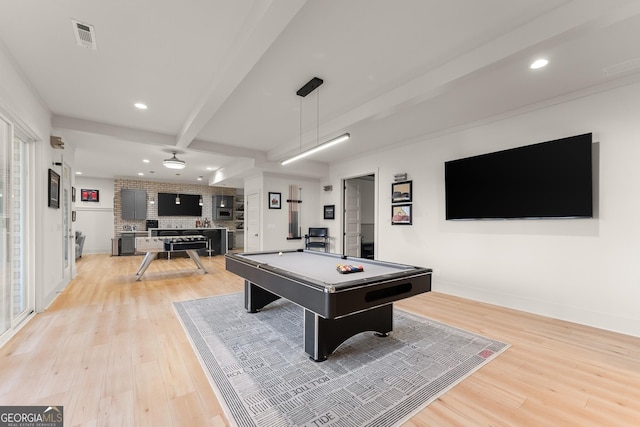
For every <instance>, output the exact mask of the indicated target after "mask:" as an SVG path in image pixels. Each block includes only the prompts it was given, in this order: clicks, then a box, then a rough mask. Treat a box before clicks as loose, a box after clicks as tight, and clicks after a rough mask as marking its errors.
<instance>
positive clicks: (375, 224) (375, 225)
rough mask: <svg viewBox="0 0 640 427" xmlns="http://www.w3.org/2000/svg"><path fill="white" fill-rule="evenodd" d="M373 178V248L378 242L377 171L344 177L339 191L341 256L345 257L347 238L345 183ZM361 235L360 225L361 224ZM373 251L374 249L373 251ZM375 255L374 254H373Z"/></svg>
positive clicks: (378, 187)
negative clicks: (340, 193) (340, 204)
mask: <svg viewBox="0 0 640 427" xmlns="http://www.w3.org/2000/svg"><path fill="white" fill-rule="evenodd" d="M371 176H372V177H373V241H374V248H375V246H376V243H377V242H378V224H379V218H378V211H379V209H378V205H379V194H380V184H379V179H378V178H379V170H378V169H376V170H375V171H373V172H369V173H366V172H365V173H360V174H358V175H354V176H350V177H345V178H342V179H341V182H340V183H341V189H342V195H341V198H342V200H341V202H342V218H341V224H340V225H341V227H342V248H341V251H340V252H341V254H342V255H345V254H346V250H347V244H346V238H347V232H346V228H347V227H346V222H347V218H346V213H347V204H346V185H347V181H349V180H351V179H358V178H365V177H371ZM360 196H361V197H362V194H360ZM361 234H362V224H361ZM374 251H375V249H374ZM374 253H375V252H374ZM361 255H362V254H361Z"/></svg>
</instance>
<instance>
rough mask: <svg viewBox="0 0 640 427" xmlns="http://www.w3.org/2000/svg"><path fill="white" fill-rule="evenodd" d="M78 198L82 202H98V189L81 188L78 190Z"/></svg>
mask: <svg viewBox="0 0 640 427" xmlns="http://www.w3.org/2000/svg"><path fill="white" fill-rule="evenodd" d="M80 200H81V201H83V202H99V201H100V190H89V189H87V188H83V189H82V190H80Z"/></svg>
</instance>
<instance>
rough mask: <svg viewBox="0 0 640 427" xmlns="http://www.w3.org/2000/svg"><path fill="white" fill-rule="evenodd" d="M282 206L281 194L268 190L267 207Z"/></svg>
mask: <svg viewBox="0 0 640 427" xmlns="http://www.w3.org/2000/svg"><path fill="white" fill-rule="evenodd" d="M281 207H282V194H281V193H272V192H271V191H270V192H269V209H280V208H281Z"/></svg>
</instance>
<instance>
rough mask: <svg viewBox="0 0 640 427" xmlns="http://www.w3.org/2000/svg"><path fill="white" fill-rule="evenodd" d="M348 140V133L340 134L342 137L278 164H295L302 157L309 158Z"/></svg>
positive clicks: (349, 136)
mask: <svg viewBox="0 0 640 427" xmlns="http://www.w3.org/2000/svg"><path fill="white" fill-rule="evenodd" d="M349 138H351V135H350V134H348V133H345V134H342V135H340V136H338V137H336V138H333V139H330V140H329V141H326V142H323V143H322V144H320V145H316V146H315V147H313V148H310V149H308V150H306V151H303V152H302V153H300V154H296V155H295V156H293V157H290V158H288V159H286V160H283V161H281V162H280V164H281V165H283V166H284V165H286V164H289V163H291V162H295V161H296V160H300V159H302V158H303V157H307V156H310V155H312V154H315V153H317V152H318V151H322V150H324V149H325V148H329V147H331V146H333V145H336V144H339V143H341V142H344V141H346V140H347V139H349Z"/></svg>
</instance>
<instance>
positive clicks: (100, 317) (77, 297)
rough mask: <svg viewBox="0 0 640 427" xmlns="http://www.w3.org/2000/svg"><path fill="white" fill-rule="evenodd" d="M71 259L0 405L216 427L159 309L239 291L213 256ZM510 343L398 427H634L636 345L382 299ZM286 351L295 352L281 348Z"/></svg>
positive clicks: (440, 303)
mask: <svg viewBox="0 0 640 427" xmlns="http://www.w3.org/2000/svg"><path fill="white" fill-rule="evenodd" d="M141 259H142V258H141V257H139V256H136V257H110V256H108V255H85V256H83V257H82V259H81V260H79V261H78V275H77V276H76V278H75V279H74V280H73V281H72V282H71V283H70V284H69V286H68V287H67V288H66V289H65V290H64V292H62V293H61V294H60V295H59V296H58V298H57V299H56V300H55V301H54V303H53V304H52V305H51V307H49V309H48V310H47V311H46V312H44V313H41V314H38V315H37V316H35V318H33V319H32V320H31V321H30V322H29V323H28V324H27V325H26V326H25V327H24V328H23V329H22V330H21V331H20V332H19V333H18V334H17V335H16V336H15V337H14V338H13V339H12V340H11V341H9V342H8V343H7V344H6V345H5V346H4V347H3V348H2V349H0V405H63V406H64V411H65V426H75V425H87V426H93V425H101V426H102V425H104V426H107V425H108V426H131V425H135V426H147V425H149V426H207V425H213V426H224V425H228V424H227V420H226V418H225V416H224V414H223V412H222V410H221V408H220V405H219V403H218V401H217V399H216V397H215V395H214V393H213V391H212V389H211V386H210V385H209V383H208V380H207V377H206V376H205V374H204V372H203V371H202V368H201V367H200V364H199V362H198V360H197V358H196V356H195V354H194V351H193V350H192V348H191V345H190V344H189V342H188V340H187V337H186V335H185V333H184V331H183V330H182V327H181V325H180V323H179V321H178V320H177V318H176V315H175V313H174V311H173V308H172V302H174V301H182V300H188V299H194V298H201V297H207V296H211V295H217V294H225V293H230V292H239V291H241V290H242V280H241V279H240V278H238V277H237V276H235V275H232V274H230V273H227V272H226V271H225V270H224V258H223V257H221V256H217V257H212V258H208V257H203V261H204V264H205V266H206V267H207V269H208V271H209V272H210V274H206V275H204V274H202V273H200V272H197V271H196V270H195V266H194V264H193V263H192V262H191V260H190V259H188V258H174V259H172V260H171V261H166V260H162V261H154V262H153V263H152V264H151V266H150V267H149V269H148V270H147V272H146V274H145V276H144V278H143V280H142V281H140V282H136V281H135V275H134V273H135V271H136V270H137V267H138V264H139V263H140V261H141ZM396 307H399V308H403V309H405V310H407V311H411V312H414V313H417V314H420V315H423V316H426V317H430V318H432V319H435V320H438V321H442V322H445V323H448V324H450V325H453V326H457V327H460V328H464V329H467V330H469V331H472V332H476V333H480V334H483V335H486V336H489V337H492V338H496V339H499V340H502V341H505V342H508V343H510V344H511V348H510V349H509V350H507V351H506V352H505V353H503V354H502V355H500V356H499V357H498V358H497V359H495V360H493V361H492V362H490V363H489V364H488V365H486V366H484V367H483V368H481V369H480V370H479V371H477V372H476V373H474V374H473V375H472V376H471V377H469V378H468V379H466V380H465V381H463V382H462V383H460V384H458V385H457V386H456V387H454V388H453V389H452V390H450V391H449V392H447V393H445V394H444V395H443V396H442V397H441V398H440V399H438V400H436V401H435V402H433V403H432V404H431V405H429V406H428V407H427V408H425V409H424V410H423V411H422V412H420V413H419V414H417V415H416V416H414V417H413V418H412V419H411V420H410V421H409V422H407V423H406V425H407V426H473V425H493V426H518V425H521V426H560V425H567V426H589V425H593V426H637V425H640V338H634V337H629V336H625V335H620V334H615V333H611V332H607V331H602V330H598V329H594V328H589V327H585V326H581V325H576V324H571V323H567V322H562V321H558V320H553V319H549V318H545V317H540V316H536V315H532V314H527V313H523V312H518V311H514V310H509V309H505V308H500V307H496V306H492V305H488V304H482V303H477V302H474V301H469V300H465V299H461V298H456V297H452V296H448V295H444V294H440V293H436V292H431V293H428V294H425V295H421V296H418V297H414V298H411V299H409V300H406V301H403V302H400V303H397V304H396ZM291 351H302V349H301V348H294V349H291Z"/></svg>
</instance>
